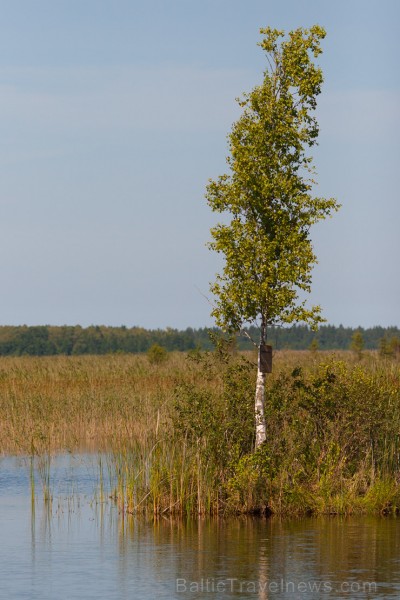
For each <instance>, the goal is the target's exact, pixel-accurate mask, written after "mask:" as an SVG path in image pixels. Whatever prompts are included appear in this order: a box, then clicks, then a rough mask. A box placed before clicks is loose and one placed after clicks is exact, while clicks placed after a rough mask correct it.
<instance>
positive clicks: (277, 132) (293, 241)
mask: <svg viewBox="0 0 400 600" xmlns="http://www.w3.org/2000/svg"><path fill="white" fill-rule="evenodd" d="M260 32H261V34H262V36H263V39H262V41H261V42H260V44H259V45H260V46H261V48H262V49H263V50H264V52H265V54H266V58H267V65H268V66H267V69H266V70H265V72H264V77H263V81H262V83H261V84H260V85H258V86H256V87H255V88H254V89H253V90H252V91H251V92H250V93H247V94H244V96H243V97H242V98H241V99H239V100H238V102H239V104H240V106H241V107H242V109H243V112H242V115H241V117H240V118H239V119H238V121H237V122H236V123H234V124H233V127H232V130H231V132H230V134H229V151H230V152H229V156H228V158H227V163H228V167H229V172H228V173H226V174H223V175H221V176H220V177H219V178H218V179H217V180H210V182H209V184H208V186H207V194H206V198H207V201H208V204H209V205H210V207H211V208H212V210H213V211H215V212H218V213H222V214H224V216H225V217H226V216H227V215H228V216H229V218H230V220H229V219H228V220H229V222H226V219H225V218H224V221H225V222H222V223H219V224H217V225H216V226H215V227H214V228H213V229H212V230H211V235H212V238H213V239H212V241H211V243H210V247H211V249H213V250H215V251H216V252H218V253H221V254H223V255H224V258H225V263H224V267H223V272H222V273H221V274H219V275H218V276H217V278H216V281H215V283H214V284H212V286H211V291H212V292H213V294H214V296H215V298H216V304H215V307H214V309H213V311H212V314H213V316H214V317H215V320H216V323H217V325H218V326H220V327H222V328H223V329H225V330H229V331H239V330H240V329H242V328H243V327H244V326H245V325H246V324H252V323H257V324H259V325H260V326H261V329H262V331H264V330H265V329H266V327H267V326H268V325H276V324H280V323H291V322H298V321H300V322H305V323H309V324H311V325H315V324H316V323H318V322H319V321H322V317H321V315H320V307H319V306H313V307H310V308H308V307H307V306H306V302H305V301H303V300H302V299H300V295H301V294H302V293H303V292H309V291H310V285H311V271H312V267H313V265H314V264H315V263H316V256H315V254H314V252H313V247H312V243H311V238H310V233H309V232H310V227H311V226H312V225H313V224H314V223H316V222H318V221H319V220H321V219H324V218H326V217H327V216H328V215H329V214H330V213H331V212H332V211H334V210H337V208H338V204H337V202H336V200H334V199H333V198H329V199H326V198H320V197H318V196H314V195H313V187H314V185H315V183H316V182H315V180H314V179H313V177H314V167H313V159H312V157H311V156H310V155H309V152H308V151H309V149H310V148H311V147H312V146H314V145H315V144H316V142H317V136H318V131H319V128H318V123H317V121H316V119H315V116H314V111H315V108H316V105H317V103H316V98H317V96H318V95H319V93H320V91H321V84H322V81H323V76H322V71H321V69H320V67H319V66H317V65H316V64H315V63H314V62H313V59H315V58H316V57H318V55H319V54H320V53H321V46H320V42H321V40H322V39H323V38H324V37H325V31H324V29H323V28H322V27H320V26H318V25H315V26H313V27H311V28H310V29H308V30H307V29H303V28H299V29H296V30H294V31H291V32H290V33H289V34H288V35H287V36H285V34H284V32H283V31H279V30H276V29H271V28H269V27H268V28H266V29H261V30H260ZM262 335H263V334H262Z"/></svg>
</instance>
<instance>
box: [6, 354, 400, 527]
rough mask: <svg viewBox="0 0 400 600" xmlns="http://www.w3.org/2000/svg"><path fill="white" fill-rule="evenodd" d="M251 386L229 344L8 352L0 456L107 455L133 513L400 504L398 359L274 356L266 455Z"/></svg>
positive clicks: (123, 502)
mask: <svg viewBox="0 0 400 600" xmlns="http://www.w3.org/2000/svg"><path fill="white" fill-rule="evenodd" d="M254 380H255V356H254V355H253V354H251V353H244V354H243V353H242V354H235V353H232V352H231V351H230V349H229V347H228V346H227V347H224V346H221V347H220V348H219V349H218V350H217V351H215V352H213V353H196V352H194V353H192V354H191V355H190V356H187V355H185V354H181V353H171V354H169V355H168V359H167V360H166V361H165V362H162V363H160V364H157V365H154V364H151V363H150V362H149V360H148V358H147V357H146V355H125V354H113V355H109V356H83V357H46V358H34V357H18V358H17V357H16V358H12V357H7V358H1V359H0V411H1V420H0V451H1V452H2V453H3V454H6V453H8V454H24V455H28V456H36V457H43V456H44V457H51V455H52V454H54V453H57V452H64V451H70V452H79V451H91V452H95V453H98V454H99V464H102V469H103V468H104V469H105V470H106V471H107V473H108V474H109V479H110V480H112V481H114V482H116V483H115V487H114V489H112V490H111V492H110V494H111V495H112V497H113V498H114V500H115V502H117V503H118V505H119V507H120V509H121V510H123V511H125V512H128V513H137V512H152V513H156V514H167V513H168V514H220V513H225V514H227V513H264V514H269V513H276V514H283V515H284V514H287V515H293V514H306V513H313V514H319V513H330V514H349V513H354V512H376V511H378V512H381V513H385V514H386V513H388V512H397V510H398V509H399V508H400V391H399V390H400V385H399V384H400V367H399V363H398V361H396V360H393V359H382V358H380V357H379V356H378V354H377V353H373V352H370V353H364V356H363V358H362V360H357V359H356V356H355V355H354V354H352V353H350V352H338V353H326V352H308V351H304V352H294V351H286V352H285V351H280V352H277V353H276V355H275V358H274V373H273V374H272V375H271V376H269V377H268V392H267V398H266V415H267V430H268V440H267V442H266V444H264V445H263V446H262V447H261V448H260V449H259V450H258V451H257V452H256V453H255V452H254V450H253V446H254V436H253V430H254V415H253V396H254V383H255V381H254ZM47 463H50V461H49V460H47V462H46V461H45V462H44V463H43V464H47ZM50 477H51V475H50V473H48V472H47V471H46V473H45V478H46V482H45V483H46V490H47V489H49V488H50V487H51V482H50Z"/></svg>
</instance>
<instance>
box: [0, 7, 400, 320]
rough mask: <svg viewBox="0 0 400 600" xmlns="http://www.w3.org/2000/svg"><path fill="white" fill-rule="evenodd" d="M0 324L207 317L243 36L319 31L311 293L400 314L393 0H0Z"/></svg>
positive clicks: (260, 60)
mask: <svg viewBox="0 0 400 600" xmlns="http://www.w3.org/2000/svg"><path fill="white" fill-rule="evenodd" d="M0 10H1V20H0V128H1V136H0V144H1V147H0V170H1V173H0V215H1V218H0V278H1V282H2V293H1V300H0V323H1V324H22V323H27V324H45V323H50V324H76V323H79V324H82V325H89V324H92V323H95V324H107V325H120V324H126V325H128V326H130V325H141V326H143V327H151V328H156V327H166V326H171V327H178V328H183V327H186V326H193V327H199V326H203V325H210V324H212V320H211V319H210V317H209V312H210V306H209V304H208V302H207V300H206V299H205V298H204V295H205V296H207V295H208V287H209V282H210V281H212V280H213V279H214V276H215V273H216V272H217V270H218V269H219V266H220V263H219V261H218V259H217V257H216V256H215V255H213V253H211V252H210V251H208V250H207V248H206V247H205V244H206V242H207V240H208V239H209V228H210V226H212V224H213V223H214V222H215V220H216V215H214V214H212V213H211V211H210V210H209V208H208V207H207V205H206V203H205V200H204V191H205V186H206V182H207V179H208V178H210V177H216V176H217V175H218V174H221V173H223V172H224V171H225V169H226V167H225V155H226V151H227V144H226V135H227V133H228V131H229V129H230V126H231V124H232V122H233V121H234V120H235V119H236V118H237V116H238V115H239V112H238V108H237V106H236V104H235V100H234V99H235V97H237V96H239V95H240V94H241V93H242V92H244V91H248V90H250V89H251V87H253V86H254V85H255V84H256V83H258V82H259V81H260V79H261V76H262V71H263V69H264V68H265V62H264V57H263V53H262V51H261V50H260V48H259V47H258V46H257V42H258V41H259V34H258V30H259V28H260V27H265V26H267V25H270V26H273V27H278V28H284V29H286V30H288V29H292V28H295V27H299V26H304V27H308V26H310V25H312V24H314V23H319V24H321V25H323V26H324V27H325V28H326V29H327V32H328V37H327V38H326V40H325V42H324V55H323V57H322V58H321V65H322V67H323V70H324V74H325V84H324V88H323V93H322V95H321V97H320V104H319V109H318V115H319V122H320V126H321V135H320V146H319V148H318V150H317V152H315V159H316V166H317V171H318V181H319V188H318V193H319V194H321V195H322V194H324V195H327V196H335V197H337V198H338V200H339V201H340V202H341V203H342V205H343V208H342V209H341V211H340V213H339V214H338V215H336V216H335V217H334V218H333V219H331V220H329V221H328V222H324V223H322V224H320V225H318V226H317V228H316V229H315V231H314V234H313V240H314V243H315V250H316V253H317V255H318V258H319V265H318V266H317V267H316V269H315V272H314V283H313V292H312V295H311V297H310V301H311V302H313V303H320V304H321V305H322V307H323V312H324V316H325V317H326V318H327V319H328V321H329V322H330V323H332V324H336V325H339V324H340V323H343V324H344V325H351V326H357V325H362V326H365V327H367V326H371V325H375V324H381V325H397V326H400V316H399V308H398V307H399V297H400V283H399V275H398V256H399V254H400V242H399V223H400V203H399V199H398V186H397V177H398V172H399V170H400V169H399V158H400V150H399V139H400V85H399V83H400V82H399V79H400V69H399V68H398V64H399V59H400V41H399V40H400V37H399V34H398V31H399V26H400V3H399V2H398V1H397V0H380V1H379V2H378V1H375V0H374V1H371V0H362V1H359V0H346V1H344V0H341V1H336V2H327V1H326V2H324V1H321V0H318V1H313V0H309V1H301V0H286V1H284V0H281V1H279V2H278V1H267V0H246V1H244V0H240V1H239V0H197V1H196V2H195V1H192V0H165V1H161V0H158V1H152V0H147V1H146V2H144V1H142V2H138V1H136V0H130V1H128V0H113V1H111V0H108V1H104V0H48V1H47V0H35V1H34V2H33V1H31V0H10V1H2V0H0Z"/></svg>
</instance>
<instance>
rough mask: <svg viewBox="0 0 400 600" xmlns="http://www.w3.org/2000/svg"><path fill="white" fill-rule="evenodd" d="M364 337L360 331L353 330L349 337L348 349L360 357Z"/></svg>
mask: <svg viewBox="0 0 400 600" xmlns="http://www.w3.org/2000/svg"><path fill="white" fill-rule="evenodd" d="M364 345H365V344H364V338H363V335H362V333H361V331H355V332H354V333H353V335H352V338H351V344H350V350H352V351H353V352H354V353H355V354H356V355H357V357H358V359H360V358H361V357H362V353H363V350H364Z"/></svg>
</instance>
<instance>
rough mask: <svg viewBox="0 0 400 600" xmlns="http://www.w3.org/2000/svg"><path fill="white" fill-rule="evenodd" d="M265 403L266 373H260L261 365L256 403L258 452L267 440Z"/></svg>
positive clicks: (258, 373)
mask: <svg viewBox="0 0 400 600" xmlns="http://www.w3.org/2000/svg"><path fill="white" fill-rule="evenodd" d="M264 402H265V373H262V372H261V371H260V365H259V366H258V372H257V385H256V402H255V413H256V450H257V448H258V447H259V446H260V445H261V444H262V443H263V442H265V440H266V438H267V432H266V427H265V415H264Z"/></svg>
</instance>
